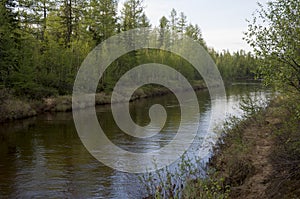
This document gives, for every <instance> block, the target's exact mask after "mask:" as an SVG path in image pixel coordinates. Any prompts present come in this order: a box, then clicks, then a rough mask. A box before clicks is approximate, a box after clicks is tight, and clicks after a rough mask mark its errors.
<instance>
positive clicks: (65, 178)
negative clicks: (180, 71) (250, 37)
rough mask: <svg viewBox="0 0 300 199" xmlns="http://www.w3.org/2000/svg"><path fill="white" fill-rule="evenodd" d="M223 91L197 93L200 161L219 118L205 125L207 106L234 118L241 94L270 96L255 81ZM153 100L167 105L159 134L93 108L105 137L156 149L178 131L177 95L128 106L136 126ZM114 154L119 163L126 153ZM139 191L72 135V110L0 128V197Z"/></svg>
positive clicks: (133, 178)
mask: <svg viewBox="0 0 300 199" xmlns="http://www.w3.org/2000/svg"><path fill="white" fill-rule="evenodd" d="M226 93H227V99H222V98H217V99H210V97H209V93H208V91H206V90H203V91H198V92H197V96H198V100H199V106H200V107H199V108H200V118H199V120H200V126H199V130H198V131H199V135H200V137H201V136H203V137H204V136H205V139H206V140H205V141H204V142H203V141H202V142H201V145H200V147H198V148H197V149H196V152H197V153H195V154H198V156H199V157H200V158H201V159H203V161H207V159H208V157H209V156H210V154H211V152H210V149H211V147H212V146H213V144H214V143H215V141H216V137H217V136H215V135H217V134H215V133H214V131H216V129H218V127H220V126H221V124H222V122H223V121H218V119H215V120H214V122H213V126H211V127H210V128H208V127H209V124H210V122H211V112H212V110H214V109H218V108H220V107H225V106H226V107H227V108H226V114H227V116H229V115H236V116H239V115H241V114H242V111H241V110H240V109H239V107H238V105H239V103H240V100H241V98H242V97H243V96H246V95H250V96H252V97H254V96H256V97H258V99H265V98H266V97H267V96H269V94H270V92H269V91H268V90H266V89H265V88H262V87H261V86H260V85H259V84H234V85H232V86H229V87H228V88H227V89H226ZM158 103H159V104H161V105H163V106H164V107H165V108H166V111H167V114H168V119H167V121H166V124H165V127H164V128H163V130H162V132H161V133H160V134H159V135H157V136H155V137H153V138H149V139H148V140H147V141H145V140H136V139H132V138H131V137H130V136H128V135H126V134H124V133H122V132H121V131H120V129H119V128H118V127H117V126H116V124H115V122H114V120H113V116H112V113H111V109H110V106H109V105H107V106H99V107H97V115H98V117H99V123H100V125H101V127H102V128H103V129H104V131H105V132H106V135H107V137H108V138H109V139H110V140H111V141H112V142H113V143H114V144H116V145H118V146H120V147H121V148H123V149H125V150H129V151H130V150H134V151H137V152H145V151H147V150H153V149H159V148H161V147H163V146H164V145H166V144H168V143H169V141H170V140H172V138H174V136H175V133H176V130H177V129H178V125H179V121H180V107H179V104H178V101H177V100H176V98H175V97H174V96H173V95H172V94H169V95H166V96H160V97H155V98H150V99H142V100H138V101H135V102H133V103H131V104H130V113H131V116H132V118H133V120H134V121H135V122H136V123H137V124H139V125H146V124H147V123H149V116H148V110H149V107H151V105H153V104H158ZM215 111H216V110H215ZM217 111H218V110H217ZM191 117H198V115H197V116H191ZM187 124H188V123H187ZM197 146H198V145H197ZM194 152H195V151H193V153H194ZM189 153H191V152H189ZM119 158H120V159H121V161H122V158H126V157H119ZM124 161H126V160H124ZM144 190H145V189H144V187H143V186H142V185H141V183H140V181H139V180H138V175H137V174H129V173H123V172H119V171H115V170H113V169H111V168H109V167H106V166H105V165H103V164H102V163H100V162H99V161H97V160H96V159H95V158H94V157H93V156H91V155H90V154H89V152H88V151H87V150H86V149H85V147H84V146H83V144H82V143H81V141H80V139H79V137H78V135H77V132H76V129H75V126H74V122H73V117H72V113H55V114H50V113H49V114H44V115H41V116H38V117H35V118H30V119H26V120H21V121H14V122H10V123H6V124H2V125H1V126H0V198H142V197H143V196H145V191H144Z"/></svg>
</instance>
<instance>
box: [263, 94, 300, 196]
mask: <svg viewBox="0 0 300 199" xmlns="http://www.w3.org/2000/svg"><path fill="white" fill-rule="evenodd" d="M299 100H300V96H299V95H289V96H285V97H284V98H281V99H278V100H277V102H275V103H276V104H275V105H274V106H277V107H278V109H277V113H278V114H277V117H279V118H280V119H281V121H283V122H282V123H280V124H278V125H276V126H274V128H273V131H274V135H275V144H276V147H274V151H273V152H272V155H271V157H270V159H271V161H272V165H273V167H274V171H276V172H274V173H273V176H272V178H273V180H272V183H271V185H270V187H269V189H268V190H269V191H268V196H269V197H271V198H279V197H280V198H299V196H300V117H299V112H300V105H299ZM282 112H284V113H285V114H282Z"/></svg>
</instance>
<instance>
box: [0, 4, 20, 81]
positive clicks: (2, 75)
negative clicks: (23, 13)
mask: <svg viewBox="0 0 300 199" xmlns="http://www.w3.org/2000/svg"><path fill="white" fill-rule="evenodd" d="M15 6H16V4H15V2H14V1H13V0H4V1H1V2H0V84H3V85H5V86H10V85H9V82H8V80H9V78H10V75H11V73H12V72H13V71H15V70H17V69H18V66H19V58H18V57H19V50H20V31H19V27H18V22H17V20H16V18H17V14H16V13H14V11H13V10H14V9H15Z"/></svg>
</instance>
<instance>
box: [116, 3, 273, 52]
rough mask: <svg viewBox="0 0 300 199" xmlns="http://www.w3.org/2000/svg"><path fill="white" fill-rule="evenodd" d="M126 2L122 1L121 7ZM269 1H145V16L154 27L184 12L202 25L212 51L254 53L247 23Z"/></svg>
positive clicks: (191, 20)
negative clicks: (247, 38)
mask: <svg viewBox="0 0 300 199" xmlns="http://www.w3.org/2000/svg"><path fill="white" fill-rule="evenodd" d="M124 1H125V0H120V1H119V2H120V6H121V5H122V3H123V2H124ZM257 2H260V3H262V4H263V5H264V4H265V3H266V2H267V0H144V5H145V12H146V15H147V17H148V18H149V19H150V22H151V24H152V25H153V26H158V24H159V19H160V18H161V17H162V16H166V17H167V18H169V16H170V12H171V10H172V8H175V10H176V11H177V13H180V12H184V13H185V15H186V16H187V20H188V22H190V23H192V24H198V25H199V27H200V28H201V31H202V34H203V38H204V40H205V41H206V43H207V45H208V46H209V47H213V48H214V49H215V50H217V51H222V50H229V51H231V52H234V51H237V50H240V49H243V50H246V51H251V48H250V46H248V44H247V43H246V42H245V41H244V40H243V39H242V38H243V36H244V35H243V32H246V31H247V22H246V19H252V13H253V12H254V11H255V9H257V8H258V6H257Z"/></svg>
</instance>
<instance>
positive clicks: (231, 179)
mask: <svg viewBox="0 0 300 199" xmlns="http://www.w3.org/2000/svg"><path fill="white" fill-rule="evenodd" d="M229 126H230V128H227V129H226V128H225V132H224V135H223V136H222V137H221V139H220V140H219V142H218V144H217V146H216V147H215V148H214V155H213V157H212V158H211V159H210V162H209V165H208V167H209V169H208V170H209V173H208V178H207V179H205V180H203V179H198V180H196V181H193V182H190V183H188V185H187V188H186V189H185V191H184V193H183V195H184V196H185V198H191V197H195V198H201V197H199V196H203V197H202V198H216V197H215V196H220V197H221V198H243V199H247V198H299V197H300V105H299V96H285V97H278V98H276V99H275V100H273V101H272V102H271V103H270V104H269V106H268V107H267V108H266V109H262V110H260V111H258V112H256V113H253V114H252V115H251V116H249V117H246V118H244V119H243V120H239V119H234V120H233V121H231V122H230V125H229Z"/></svg>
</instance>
